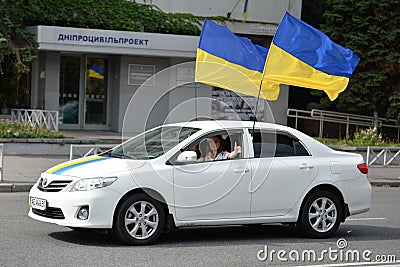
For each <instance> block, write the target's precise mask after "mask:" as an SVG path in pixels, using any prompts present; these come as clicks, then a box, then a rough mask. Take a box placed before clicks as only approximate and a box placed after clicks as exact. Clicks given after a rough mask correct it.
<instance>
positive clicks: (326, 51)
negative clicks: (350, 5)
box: [263, 13, 360, 101]
mask: <svg viewBox="0 0 400 267" xmlns="http://www.w3.org/2000/svg"><path fill="white" fill-rule="evenodd" d="M359 61H360V58H359V57H358V56H357V55H356V54H354V53H353V51H351V50H350V49H348V48H345V47H343V46H340V45H339V44H336V43H335V42H333V41H332V40H331V39H329V37H328V36H326V35H325V34H324V33H322V32H321V31H319V30H317V29H315V28H313V27H312V26H310V25H308V24H306V23H304V22H303V21H301V20H299V19H297V18H295V17H293V16H291V15H290V14H289V13H286V14H285V16H284V17H283V19H282V21H281V23H280V24H279V26H278V29H277V32H276V34H275V36H274V39H273V40H272V44H271V47H270V49H269V52H268V57H267V60H266V63H265V67H264V76H263V82H264V81H270V82H275V83H282V84H287V85H294V86H300V87H305V88H312V89H318V90H323V91H325V93H326V94H327V95H328V97H329V99H330V100H331V101H333V100H334V99H336V98H337V96H338V95H339V93H340V92H342V91H344V90H345V89H346V87H347V84H348V82H349V78H350V76H351V75H352V74H353V72H354V69H355V68H356V66H357V65H358V62H359Z"/></svg>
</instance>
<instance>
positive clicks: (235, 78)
mask: <svg viewBox="0 0 400 267" xmlns="http://www.w3.org/2000/svg"><path fill="white" fill-rule="evenodd" d="M267 54H268V49H267V48H265V47H262V46H259V45H254V44H253V43H252V42H251V41H250V40H249V39H247V38H244V37H239V36H236V35H235V34H234V33H232V32H231V31H230V30H229V29H227V28H226V27H223V26H220V25H218V24H216V23H214V22H212V21H210V20H208V19H206V20H205V21H204V25H203V29H202V31H201V35H200V41H199V46H198V48H197V57H196V78H195V80H196V82H201V83H205V84H209V85H212V86H217V87H221V88H224V89H228V90H231V91H235V92H238V93H241V94H247V95H251V96H255V97H257V96H258V93H259V90H260V86H261V79H262V73H263V68H264V64H265V60H266V57H267ZM278 95H279V84H277V83H271V82H269V81H265V82H263V83H262V87H261V92H260V97H262V98H265V99H268V100H276V99H277V98H278Z"/></svg>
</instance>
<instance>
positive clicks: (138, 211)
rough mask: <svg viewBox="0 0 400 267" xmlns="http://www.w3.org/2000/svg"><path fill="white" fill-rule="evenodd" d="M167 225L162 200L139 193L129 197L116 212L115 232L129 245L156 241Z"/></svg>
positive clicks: (147, 243)
mask: <svg viewBox="0 0 400 267" xmlns="http://www.w3.org/2000/svg"><path fill="white" fill-rule="evenodd" d="M164 226H165V212H164V209H163V207H162V205H161V203H160V202H158V201H157V200H155V199H153V198H151V197H150V196H148V195H146V194H143V193H139V194H135V195H132V196H130V197H128V198H127V199H126V200H125V201H124V202H123V203H122V205H121V206H120V208H119V209H118V211H117V214H116V220H115V223H114V232H115V235H116V237H117V238H118V239H119V240H120V241H121V242H123V243H125V244H128V245H149V244H152V243H154V242H155V241H156V240H157V239H158V237H159V236H160V234H161V233H162V232H163V230H164Z"/></svg>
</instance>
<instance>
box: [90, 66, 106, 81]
mask: <svg viewBox="0 0 400 267" xmlns="http://www.w3.org/2000/svg"><path fill="white" fill-rule="evenodd" d="M88 77H89V78H95V79H101V80H103V79H104V68H103V67H102V66H100V65H97V64H96V63H93V64H92V66H91V67H90V69H89V74H88Z"/></svg>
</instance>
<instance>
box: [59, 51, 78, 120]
mask: <svg viewBox="0 0 400 267" xmlns="http://www.w3.org/2000/svg"><path fill="white" fill-rule="evenodd" d="M80 75H81V57H76V56H62V57H61V59H60V89H59V98H58V99H59V100H58V102H59V120H60V124H67V125H75V126H78V125H79V104H80V103H79V102H80V97H79V95H80V94H79V88H80Z"/></svg>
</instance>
